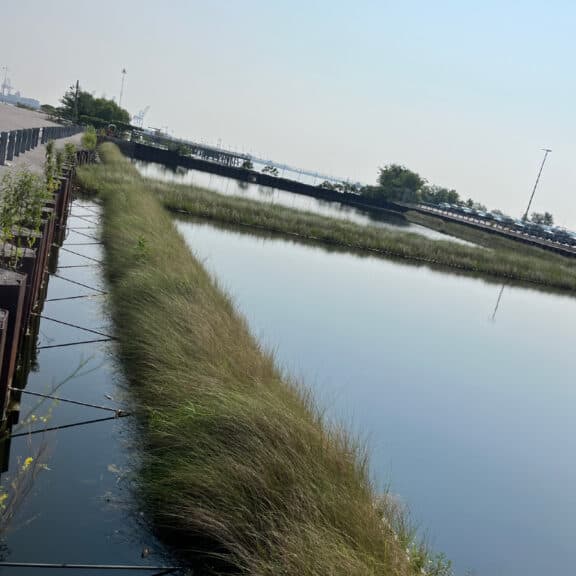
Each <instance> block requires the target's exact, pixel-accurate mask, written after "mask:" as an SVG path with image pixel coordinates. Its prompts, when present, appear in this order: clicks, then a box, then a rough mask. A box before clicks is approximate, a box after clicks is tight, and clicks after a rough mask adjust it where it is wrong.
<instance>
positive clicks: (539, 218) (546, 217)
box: [530, 212, 554, 226]
mask: <svg viewBox="0 0 576 576" xmlns="http://www.w3.org/2000/svg"><path fill="white" fill-rule="evenodd" d="M530 221H531V222H534V224H543V225H544V226H553V225H554V216H552V214H550V212H544V214H540V213H539V212H532V216H530Z"/></svg>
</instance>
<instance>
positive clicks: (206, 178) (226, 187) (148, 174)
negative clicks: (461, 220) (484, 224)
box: [132, 160, 472, 245]
mask: <svg viewBox="0 0 576 576" xmlns="http://www.w3.org/2000/svg"><path fill="white" fill-rule="evenodd" d="M132 163H133V164H134V166H135V167H136V169H137V170H138V172H140V174H141V175H142V176H144V177H145V178H152V179H155V180H160V181H163V182H173V183H176V184H185V185H190V186H197V187H199V188H206V189H207V190H213V191H215V192H219V193H220V194H225V195H228V196H240V197H243V198H249V199H251V200H257V201H259V202H270V203H274V204H279V205H281V206H287V207H288V208H293V209H295V210H305V211H308V212H313V213H314V214H319V215H321V216H329V217H331V218H338V219H341V220H348V221H351V222H355V223H356V224H362V225H372V226H380V227H384V228H387V229H389V230H396V231H402V232H414V233H416V234H421V235H423V236H426V237H427V238H430V239H431V240H451V241H453V242H458V243H460V244H468V245H472V244H471V243H470V242H466V241H465V240H461V239H460V238H456V237H454V236H450V235H448V234H443V233H442V232H438V231H436V230H432V229H431V228H426V227H425V226H421V225H419V224H414V223H413V222H410V221H409V220H407V219H406V218H404V216H403V215H402V214H400V213H396V212H390V211H388V210H377V209H373V210H371V209H369V208H366V207H354V206H348V205H346V204H340V203H339V202H328V201H326V200H320V199H318V198H313V197H311V196H305V195H304V194H296V193H294V192H287V191H285V190H278V189H277V188H270V187H268V186H260V185H258V184H252V183H248V182H241V181H240V180H235V179H234V178H227V177H225V176H219V175H217V174H210V173H208V172H201V171H199V170H188V169H186V168H181V167H179V168H176V169H170V168H167V167H166V166H163V165H162V164H156V163H153V162H142V161H139V160H132Z"/></svg>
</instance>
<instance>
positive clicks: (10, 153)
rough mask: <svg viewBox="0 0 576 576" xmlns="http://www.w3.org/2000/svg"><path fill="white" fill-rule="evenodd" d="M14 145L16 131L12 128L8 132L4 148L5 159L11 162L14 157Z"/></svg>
mask: <svg viewBox="0 0 576 576" xmlns="http://www.w3.org/2000/svg"><path fill="white" fill-rule="evenodd" d="M15 145H16V133H15V132H14V130H12V132H8V150H6V161H7V162H12V160H13V159H14V146H15Z"/></svg>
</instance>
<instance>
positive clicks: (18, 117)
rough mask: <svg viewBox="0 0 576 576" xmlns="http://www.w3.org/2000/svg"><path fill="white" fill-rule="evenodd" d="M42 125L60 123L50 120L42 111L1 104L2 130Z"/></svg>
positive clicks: (40, 126) (39, 126)
mask: <svg viewBox="0 0 576 576" xmlns="http://www.w3.org/2000/svg"><path fill="white" fill-rule="evenodd" d="M42 126H58V124H56V123H55V122H51V121H50V120H48V117H47V116H46V114H43V113H42V112H32V110H26V109H25V108H17V107H16V106H10V105H9V104H0V132H7V131H9V130H20V129H21V128H42Z"/></svg>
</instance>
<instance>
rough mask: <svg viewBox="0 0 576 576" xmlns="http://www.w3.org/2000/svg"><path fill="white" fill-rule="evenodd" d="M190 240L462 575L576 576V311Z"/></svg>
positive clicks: (338, 262)
mask: <svg viewBox="0 0 576 576" xmlns="http://www.w3.org/2000/svg"><path fill="white" fill-rule="evenodd" d="M178 227H179V229H180V231H181V232H182V233H183V234H184V236H185V238H186V241H187V242H188V244H189V246H190V247H191V249H192V250H193V251H194V252H195V253H196V254H197V255H198V256H199V257H200V258H201V259H202V260H203V261H204V262H205V264H206V265H207V267H208V268H209V269H210V270H211V271H212V272H213V273H214V274H215V275H216V276H217V278H218V279H219V280H220V281H221V282H222V284H223V286H224V287H225V288H226V289H227V290H228V291H229V292H230V293H231V294H232V295H233V297H234V298H235V300H236V302H237V304H238V307H239V309H240V310H241V311H242V312H243V313H244V315H245V316H246V317H247V319H248V321H249V324H250V327H251V329H252V331H253V333H254V334H255V335H256V336H257V337H258V338H259V340H260V341H262V342H263V343H264V344H265V345H266V346H268V347H269V348H273V349H274V350H275V351H276V354H277V358H278V360H279V362H280V363H281V364H282V365H283V366H284V367H285V368H287V369H288V370H289V371H290V372H291V373H292V374H294V375H295V376H297V377H301V378H303V379H304V380H305V382H306V383H307V384H308V385H309V386H310V387H312V388H313V389H314V391H315V393H316V395H317V397H318V399H319V402H320V403H321V404H322V405H323V406H325V407H326V408H327V410H328V414H329V416H330V417H336V418H339V419H344V420H345V421H346V422H347V423H348V424H349V426H350V427H351V428H352V429H353V430H354V431H356V432H358V433H359V434H361V435H362V436H363V437H364V438H366V439H367V442H368V444H369V446H370V449H371V454H372V458H371V462H372V469H373V474H374V477H375V479H376V481H377V483H378V485H379V486H384V485H386V484H388V483H390V485H391V488H392V491H393V492H394V493H397V494H399V495H401V497H402V499H403V500H404V501H405V502H406V503H408V504H409V505H410V508H411V510H412V512H413V515H414V517H415V519H416V520H417V521H418V522H419V523H420V525H421V528H422V530H423V532H426V533H427V534H428V535H429V537H430V540H431V543H432V545H433V546H434V548H435V549H437V550H440V551H444V552H445V553H446V554H447V555H448V557H449V558H451V559H453V560H454V562H455V566H456V570H457V573H458V574H465V573H466V571H467V570H470V571H471V573H473V574H477V575H486V576H488V575H490V576H492V575H507V576H520V575H521V576H541V575H542V574H571V573H573V550H574V540H575V537H576V528H575V526H574V517H576V493H575V491H574V486H575V485H576V461H575V459H574V457H573V455H574V453H575V451H576V419H575V418H574V407H575V405H576V387H575V386H574V378H573V375H572V374H573V370H574V361H573V357H574V352H573V351H574V343H575V339H574V332H573V330H574V326H575V325H576V300H575V299H572V298H569V297H565V296H558V295H550V294H546V293H542V292H535V291H532V290H529V289H525V288H517V287H507V288H506V290H505V291H504V293H503V294H500V291H501V287H500V286H499V285H497V284H487V283H485V282H483V281H481V280H477V279H472V278H467V277H458V276H452V275H447V274H442V273H439V272H435V271H431V270H429V269H427V268H420V267H414V266H407V265H402V264H398V263H391V262H389V261H386V260H380V259H375V258H371V257H367V258H359V257H357V256H354V255H350V254H342V253H327V252H326V251H324V250H323V249H321V248H317V247H310V246H303V245H299V244H294V243H291V242H288V241H284V240H277V239H276V240H269V239H262V238H256V237H253V236H250V235H246V234H239V233H236V232H231V231H224V230H220V229H216V228H214V227H212V226H208V225H203V224H196V223H188V222H178ZM499 296H501V299H500V302H499V303H498V309H497V314H496V315H495V314H494V311H495V308H496V304H497V300H498V297H499Z"/></svg>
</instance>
